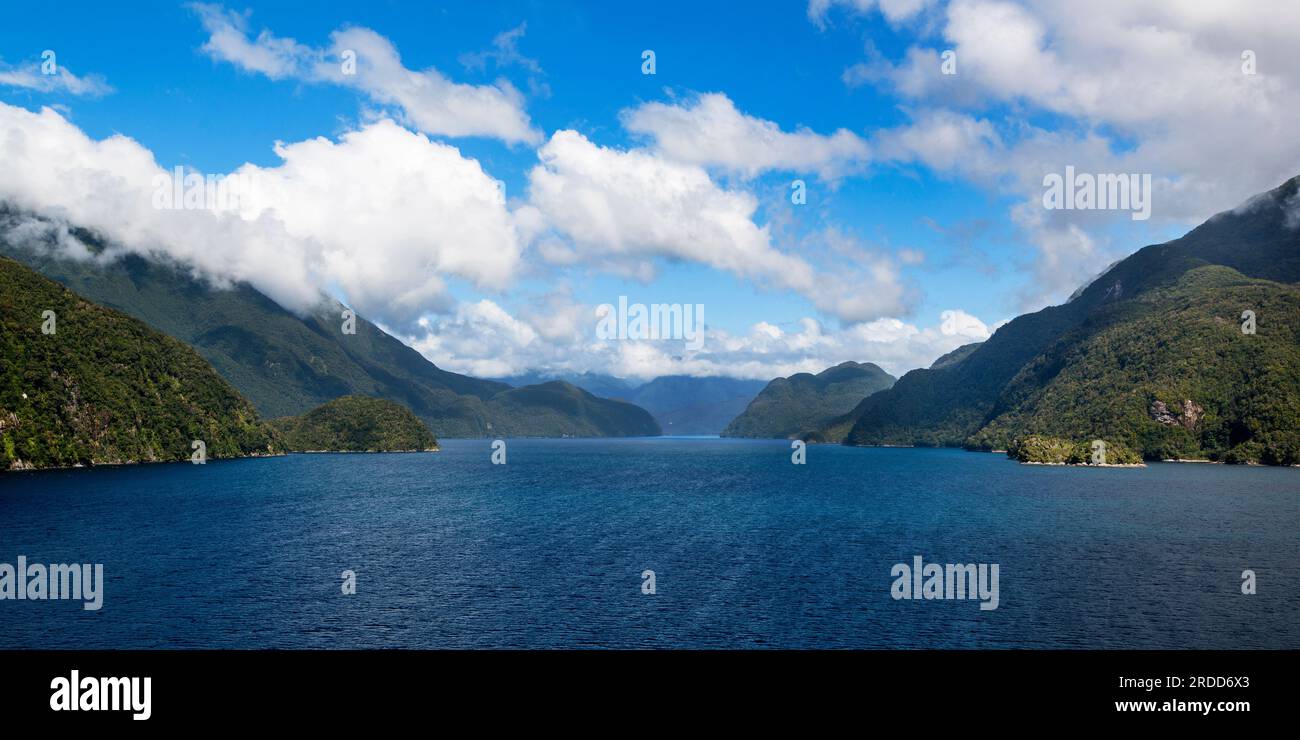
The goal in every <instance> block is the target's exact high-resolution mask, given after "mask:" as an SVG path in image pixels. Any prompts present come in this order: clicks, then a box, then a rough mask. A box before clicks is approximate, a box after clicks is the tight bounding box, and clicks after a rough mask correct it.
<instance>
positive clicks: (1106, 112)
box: [810, 0, 1300, 305]
mask: <svg viewBox="0 0 1300 740" xmlns="http://www.w3.org/2000/svg"><path fill="white" fill-rule="evenodd" d="M863 5H869V4H866V3H864V4H863ZM810 10H811V8H810ZM941 13H942V17H941V18H940V20H939V23H938V24H937V25H936V29H937V38H935V39H933V40H931V41H930V42H929V43H918V44H916V45H914V46H912V47H910V48H909V49H908V50H907V51H906V52H905V53H904V54H903V56H902V58H901V59H899V60H898V61H897V62H889V61H887V60H883V59H881V58H878V57H876V56H875V55H874V54H873V57H872V58H871V59H869V60H868V61H866V62H864V63H862V64H860V65H855V66H854V67H851V68H850V70H849V71H848V72H846V74H845V81H846V82H849V83H851V84H857V83H862V82H870V83H873V84H878V85H883V86H885V87H887V88H888V89H889V90H891V91H892V92H895V93H897V94H900V95H902V96H903V97H904V98H905V99H907V100H909V101H911V103H912V104H913V105H916V106H917V111H918V112H917V113H916V120H914V121H913V124H912V125H910V126H905V127H901V128H899V129H897V130H892V131H890V132H885V133H884V134H882V135H881V136H879V137H877V138H876V139H874V140H873V142H872V143H873V145H874V146H875V148H876V156H877V159H878V160H894V161H906V160H907V159H908V158H909V156H910V157H911V158H912V160H913V161H915V162H916V163H917V164H921V165H923V166H926V167H928V168H931V169H932V170H933V171H935V172H938V173H940V174H943V173H951V174H955V175H957V176H960V177H964V178H968V179H971V180H973V181H975V182H978V183H981V184H984V185H987V186H989V187H991V188H993V189H995V190H997V191H998V192H1000V193H1003V194H1008V195H1011V196H1012V197H1013V198H1018V199H1019V202H1018V203H1016V204H1014V205H1013V206H1012V208H1013V211H1012V218H1013V221H1014V222H1015V223H1016V224H1017V225H1018V226H1020V227H1022V228H1023V229H1024V234H1025V236H1026V238H1027V239H1028V240H1029V241H1031V242H1032V243H1033V244H1034V245H1035V246H1036V247H1037V248H1038V250H1039V257H1038V259H1037V261H1036V262H1035V264H1033V265H1032V267H1031V269H1032V270H1033V271H1034V273H1035V276H1036V277H1037V278H1038V279H1039V281H1040V282H1042V281H1043V280H1046V283H1047V284H1049V285H1051V286H1052V287H1051V288H1050V289H1048V288H1045V289H1044V290H1042V291H1039V292H1036V293H1035V297H1034V299H1033V300H1035V301H1038V305H1041V302H1042V301H1045V300H1051V299H1054V298H1060V297H1062V296H1064V295H1067V294H1068V292H1069V290H1071V289H1072V288H1071V286H1073V285H1077V283H1078V282H1079V281H1080V280H1083V279H1086V278H1087V277H1088V276H1090V275H1092V274H1095V272H1096V269H1097V266H1098V264H1099V263H1100V264H1103V265H1104V264H1106V263H1107V261H1108V260H1109V259H1111V258H1112V257H1115V256H1123V254H1124V253H1126V252H1128V251H1132V250H1134V249H1136V248H1138V247H1141V246H1143V245H1144V244H1145V243H1147V236H1148V234H1149V233H1150V234H1151V235H1154V233H1153V232H1154V231H1155V230H1157V229H1169V228H1180V227H1186V226H1190V225H1194V224H1196V223H1199V222H1200V221H1202V220H1204V219H1205V218H1208V217H1209V216H1210V215H1212V214H1213V213H1215V212H1217V211H1219V210H1222V209H1224V208H1225V207H1227V206H1229V205H1231V204H1233V203H1239V202H1241V201H1242V200H1243V199H1245V198H1246V197H1248V196H1250V195H1251V194H1253V193H1257V192H1260V191H1262V190H1266V189H1269V188H1271V187H1274V186H1276V185H1278V184H1279V183H1281V182H1283V181H1285V180H1286V179H1288V178H1289V177H1291V176H1294V175H1295V174H1296V173H1297V172H1300V140H1298V139H1296V137H1294V136H1293V135H1292V134H1291V131H1290V127H1291V124H1290V121H1293V120H1295V119H1296V118H1297V117H1300V43H1297V42H1300V30H1297V29H1300V6H1297V5H1296V4H1294V3H1291V2H1286V1H1284V0H1276V1H1274V0H1254V1H1252V2H1246V3H1242V4H1235V5H1234V4H1212V3H1184V2H1178V1H1177V0H1160V1H1158V2H1149V3H1130V2H1126V1H1124V0H1098V2H1097V3H1094V4H1093V5H1091V6H1090V7H1089V12H1087V13H1084V14H1080V13H1079V11H1078V6H1077V4H1076V3H1072V2H1068V0H1035V1H1033V2H1011V1H1009V0H953V1H952V2H950V3H948V4H947V6H946V8H944V9H943V10H942V11H941ZM949 49H950V50H953V51H954V52H955V53H956V65H957V67H956V69H957V74H955V75H944V74H942V72H941V69H940V64H939V54H940V53H941V51H944V50H949ZM1244 57H1249V59H1251V60H1253V63H1254V65H1255V68H1254V69H1248V68H1247V67H1248V62H1247V60H1246V59H1245V58H1244ZM1248 72H1254V73H1253V74H1250V73H1248ZM994 118H996V119H998V120H999V121H1000V123H999V124H998V125H997V127H996V129H995V128H994V127H993V126H991V125H990V124H989V123H988V122H989V121H990V120H992V119H994ZM1045 121H1046V122H1048V123H1044V122H1045ZM1066 165H1073V166H1074V167H1075V168H1076V170H1078V171H1080V172H1089V173H1110V172H1113V173H1134V172H1136V173H1148V174H1151V175H1152V178H1153V191H1154V192H1153V193H1152V195H1151V198H1152V202H1153V208H1152V222H1151V224H1149V225H1147V226H1146V227H1140V226H1138V225H1135V224H1132V223H1129V224H1124V222H1125V221H1127V220H1128V214H1127V213H1123V212H1098V211H1091V212H1089V211H1055V212H1051V213H1046V212H1042V209H1041V206H1039V211H1040V212H1039V213H1031V212H1030V210H1031V209H1032V208H1033V207H1034V205H1035V204H1038V203H1041V201H1040V198H1041V195H1042V187H1043V185H1042V180H1043V177H1044V176H1045V175H1046V174H1048V173H1060V172H1061V171H1062V170H1063V169H1064V167H1065V166H1066ZM1116 234H1118V237H1119V238H1120V239H1121V240H1122V242H1123V243H1118V244H1111V243H1110V241H1111V238H1110V237H1111V236H1113V235H1116Z"/></svg>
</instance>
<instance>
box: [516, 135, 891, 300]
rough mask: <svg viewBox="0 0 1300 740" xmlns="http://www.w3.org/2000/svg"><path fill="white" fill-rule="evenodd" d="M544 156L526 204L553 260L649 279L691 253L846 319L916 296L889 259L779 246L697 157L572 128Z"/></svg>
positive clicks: (817, 246)
mask: <svg viewBox="0 0 1300 740" xmlns="http://www.w3.org/2000/svg"><path fill="white" fill-rule="evenodd" d="M538 157H539V159H540V164H538V165H537V166H536V167H534V168H533V169H532V171H531V172H530V173H529V176H528V179H529V209H534V208H535V209H536V211H537V218H538V219H540V220H541V221H543V222H544V223H545V224H546V225H547V227H548V228H549V229H550V231H551V232H552V234H553V236H552V237H550V238H546V237H544V238H542V239H541V240H540V242H539V246H538V253H539V254H540V255H541V256H542V258H543V259H545V260H548V261H549V262H551V263H553V264H556V265H576V264H582V265H585V266H588V267H590V266H598V267H600V268H602V269H606V270H610V271H613V272H617V273H619V274H622V275H625V276H629V277H633V278H638V279H642V280H650V279H652V278H653V277H654V275H655V263H656V261H657V260H664V259H666V260H682V261H691V262H696V263H699V264H702V265H707V266H709V267H712V268H715V269H718V270H722V271H724V272H728V273H731V274H733V275H735V276H737V277H740V278H742V279H745V280H749V281H752V282H754V283H756V284H758V285H760V286H763V287H767V288H770V289H776V290H789V291H793V292H795V293H798V294H800V295H802V296H804V297H805V298H807V299H808V300H809V301H810V302H812V304H813V305H814V306H815V307H817V308H818V309H819V310H822V311H825V312H826V313H827V314H829V315H832V316H835V317H837V318H839V319H841V320H843V321H846V322H861V321H869V320H872V319H876V318H879V317H881V316H888V315H897V314H899V313H902V312H904V311H906V309H907V305H908V303H909V301H908V299H909V298H910V296H909V295H908V292H907V291H906V289H905V288H904V286H903V285H902V284H901V277H900V273H899V269H898V266H897V264H896V262H895V261H894V260H893V259H892V258H889V257H886V256H883V255H875V254H869V253H866V252H863V251H860V250H858V251H854V252H853V253H852V254H850V253H848V252H846V251H844V250H839V252H838V253H837V254H835V255H833V256H834V257H835V260H834V262H833V263H830V264H828V265H827V266H826V269H825V270H818V269H816V268H815V267H814V266H813V265H812V264H810V263H809V261H808V260H806V259H804V258H803V257H802V256H797V255H794V254H790V253H788V252H786V251H782V250H780V249H778V248H777V247H776V246H775V244H774V240H773V237H772V233H771V229H770V227H769V226H768V225H766V224H765V225H759V224H758V223H757V222H756V221H755V213H756V212H757V210H758V206H759V203H758V199H757V198H755V197H754V196H753V195H752V194H750V193H748V192H746V191H743V190H729V189H726V188H723V187H721V186H719V185H718V184H717V183H716V182H714V181H713V180H712V179H711V178H710V177H709V174H708V173H707V172H706V171H705V170H704V169H703V168H702V167H700V166H698V165H695V164H687V163H682V162H680V161H678V160H676V159H675V158H669V157H666V156H664V155H663V154H661V153H659V152H658V151H656V150H652V149H629V150H620V149H615V148H611V147H604V146H600V145H598V144H595V143H593V142H591V141H589V140H588V139H587V138H586V137H584V136H583V135H582V134H579V133H577V132H576V131H567V130H566V131H557V132H556V133H555V134H554V135H553V136H552V137H551V140H550V141H549V142H547V144H546V145H545V146H543V147H542V148H541V149H540V150H539V152H538ZM524 210H525V209H521V211H524ZM799 246H800V247H801V248H800V249H799V251H800V254H825V253H826V251H827V249H836V248H837V247H839V246H843V240H842V239H840V238H838V237H837V235H835V234H834V233H823V234H820V235H817V236H816V237H814V238H812V239H811V240H809V241H806V242H804V243H802V244H801V245H799Z"/></svg>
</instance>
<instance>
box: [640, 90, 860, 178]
mask: <svg viewBox="0 0 1300 740" xmlns="http://www.w3.org/2000/svg"><path fill="white" fill-rule="evenodd" d="M620 118H621V119H622V121H623V126H624V128H626V129H627V130H628V131H631V132H633V133H636V134H641V135H644V136H648V137H650V138H652V139H653V140H654V146H655V148H656V149H657V150H658V151H659V152H660V153H662V154H663V155H664V156H666V157H668V158H670V159H673V160H676V161H678V162H684V163H688V164H698V165H703V166H706V167H718V168H720V169H723V170H726V171H728V172H735V173H740V174H742V175H744V176H745V177H755V176H757V175H759V174H761V173H763V172H766V171H769V170H781V171H792V172H816V173H817V174H819V175H820V176H821V177H822V178H823V179H826V180H834V179H837V178H839V177H842V176H843V175H845V174H849V173H852V172H858V171H861V170H862V169H863V168H864V167H865V166H866V165H867V163H868V161H869V160H870V157H871V148H870V146H868V145H867V142H866V141H865V140H863V139H862V138H861V137H859V136H858V135H857V134H854V133H853V132H851V131H849V130H847V129H839V130H838V131H836V132H835V133H833V134H830V135H824V134H818V133H814V132H813V131H810V130H808V129H799V130H797V131H795V132H793V133H787V132H785V131H782V130H781V128H780V126H778V125H777V124H776V123H774V122H772V121H766V120H763V119H760V118H755V117H753V116H749V115H746V114H744V113H741V112H740V111H739V110H737V109H736V106H735V104H734V103H733V102H732V101H731V99H730V98H728V97H727V96H726V95H723V94H721V93H707V94H704V95H700V96H698V97H697V98H695V99H694V100H693V101H691V102H690V103H689V104H687V105H668V104H666V103H643V104H642V105H640V106H638V107H636V108H630V109H627V110H624V111H623V112H622V114H621V116H620Z"/></svg>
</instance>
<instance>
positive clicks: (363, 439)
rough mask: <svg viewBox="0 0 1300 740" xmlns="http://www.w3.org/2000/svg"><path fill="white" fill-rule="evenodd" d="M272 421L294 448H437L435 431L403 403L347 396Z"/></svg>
mask: <svg viewBox="0 0 1300 740" xmlns="http://www.w3.org/2000/svg"><path fill="white" fill-rule="evenodd" d="M269 423H270V425H271V426H272V427H273V428H274V429H275V430H276V432H278V433H279V435H280V437H281V440H282V442H283V444H284V445H285V446H286V447H287V448H288V449H289V450H290V451H292V452H318V451H329V452H416V451H426V450H436V449H438V442H437V440H435V439H434V437H433V433H431V432H430V431H429V428H428V427H427V426H425V424H424V422H422V421H420V419H419V417H417V416H416V415H415V414H413V413H411V411H410V410H409V409H407V408H405V407H404V406H401V405H399V404H396V403H393V402H392V401H385V400H384V399H382V398H367V397H365V396H344V397H343V398H336V399H334V400H333V401H330V402H329V403H327V404H324V405H322V406H318V407H317V408H314V409H312V410H311V411H308V412H307V413H305V414H303V415H302V416H289V417H284V418H280V419H273V420H271V421H270V422H269Z"/></svg>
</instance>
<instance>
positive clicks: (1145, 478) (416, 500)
mask: <svg viewBox="0 0 1300 740" xmlns="http://www.w3.org/2000/svg"><path fill="white" fill-rule="evenodd" d="M490 444H491V443H490V441H489V440H473V441H469V440H449V441H445V442H444V443H443V451H442V452H438V453H422V454H369V455H367V454H357V455H330V454H320V455H292V456H289V457H281V458H272V459H248V460H235V461H213V462H209V463H208V464H207V465H202V466H198V465H188V464H175V465H151V466H133V467H121V468H103V469H91V470H72V471H51V472H41V473H25V474H9V475H4V476H2V477H0V562H6V563H14V562H15V559H16V558H17V556H18V555H26V556H27V559H28V562H44V563H83V562H90V563H96V562H98V563H103V564H104V574H105V581H106V584H105V588H104V603H103V608H102V609H100V610H99V611H86V610H83V609H82V606H81V603H80V602H75V601H0V648H101V647H103V648H163V647H179V648H200V647H214V648H268V647H277V648H370V647H408V648H443V647H446V648H476V647H703V648H750V647H789V648H808V647H845V648H851V647H857V648H895V647H897V648H986V647H987V648H1014V647H1035V648H1038V647H1043V648H1211V647H1213V648H1292V649H1294V648H1300V470H1296V469H1276V468H1245V467H1227V466H1221V465H1192V464H1155V465H1151V466H1149V467H1147V468H1145V469H1114V468H1111V469H1078V468H1071V469H1066V468H1054V467H1036V466H1021V465H1018V464H1016V463H1014V462H1011V461H1008V460H1007V459H1005V458H1004V457H1002V456H1001V455H994V454H980V453H967V452H962V451H959V450H928V449H884V448H845V447H838V446H812V447H809V448H808V459H807V464H805V465H793V464H791V461H790V447H789V443H788V442H782V441H752V440H730V439H674V438H656V439H620V440H512V441H510V442H509V446H508V457H507V464H506V465H492V464H491V463H490V459H489V458H490V454H491V447H490ZM915 555H921V556H923V557H924V559H925V562H927V563H931V562H932V563H997V564H999V566H1000V583H999V592H1000V593H999V606H998V608H997V609H996V610H992V611H981V610H980V608H979V601H976V600H952V601H944V600H934V601H925V600H913V601H904V600H898V601H896V600H894V599H892V598H891V596H890V585H891V583H892V582H893V578H892V577H891V575H890V570H891V568H892V567H893V565H894V564H895V563H907V564H909V565H910V564H911V563H912V558H913V556H915ZM1245 569H1252V570H1254V571H1255V573H1256V575H1257V590H1258V593H1257V594H1255V595H1244V594H1242V592H1241V574H1242V571H1243V570H1245ZM344 570H352V571H355V573H356V583H357V588H356V594H355V595H344V594H343V593H342V592H341V589H340V585H341V583H342V581H341V577H340V574H341V572H342V571H344ZM645 570H653V571H654V572H655V581H656V591H657V593H655V594H653V595H647V594H643V593H642V589H641V584H642V576H641V574H642V572H643V571H645Z"/></svg>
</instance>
